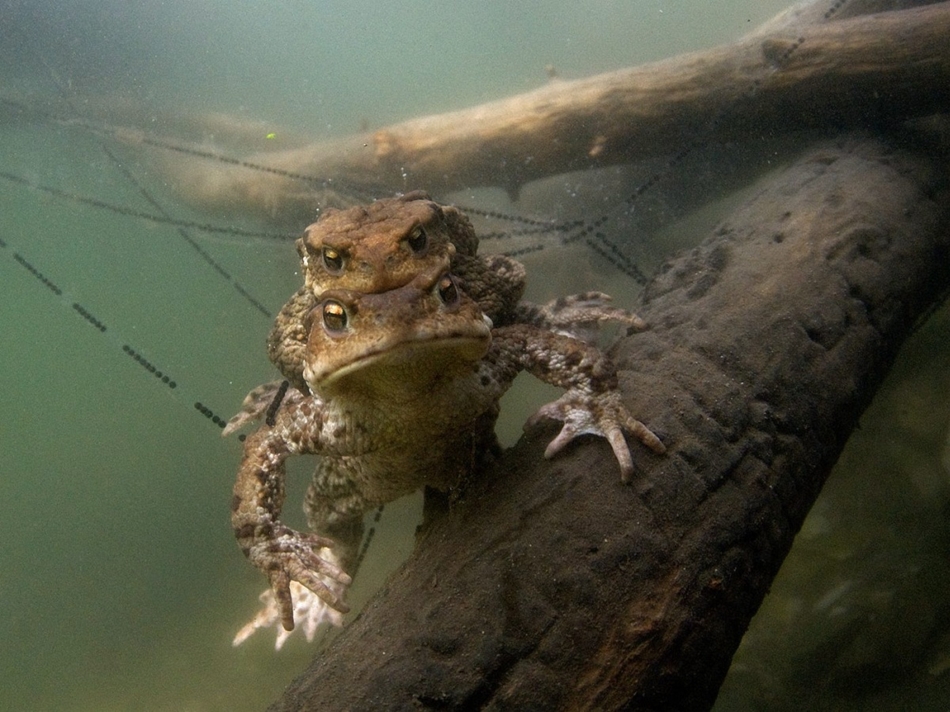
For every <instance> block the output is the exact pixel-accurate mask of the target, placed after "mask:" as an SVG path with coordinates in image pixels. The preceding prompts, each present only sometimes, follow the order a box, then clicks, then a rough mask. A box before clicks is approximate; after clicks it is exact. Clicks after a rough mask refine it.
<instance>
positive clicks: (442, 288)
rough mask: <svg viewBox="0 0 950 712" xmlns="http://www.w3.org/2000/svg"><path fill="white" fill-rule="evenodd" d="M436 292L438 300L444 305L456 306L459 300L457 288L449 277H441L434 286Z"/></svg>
mask: <svg viewBox="0 0 950 712" xmlns="http://www.w3.org/2000/svg"><path fill="white" fill-rule="evenodd" d="M436 290H437V291H438V293H439V299H441V300H442V301H443V303H445V304H456V303H457V302H458V300H459V288H458V285H456V284H455V280H454V279H452V276H451V275H448V274H447V275H445V276H444V277H442V279H440V280H439V283H438V284H437V285H436Z"/></svg>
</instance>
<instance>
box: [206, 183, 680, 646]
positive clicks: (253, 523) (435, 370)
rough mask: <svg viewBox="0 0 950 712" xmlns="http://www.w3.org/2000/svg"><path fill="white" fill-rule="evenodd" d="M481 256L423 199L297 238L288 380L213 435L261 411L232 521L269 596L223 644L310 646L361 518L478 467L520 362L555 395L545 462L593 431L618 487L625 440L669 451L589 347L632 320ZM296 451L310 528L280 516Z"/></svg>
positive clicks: (340, 582) (249, 401) (447, 210)
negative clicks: (262, 638)
mask: <svg viewBox="0 0 950 712" xmlns="http://www.w3.org/2000/svg"><path fill="white" fill-rule="evenodd" d="M477 247H478V238H477V237H476V235H475V231H474V230H473V228H472V225H471V223H470V222H469V221H468V219H467V218H466V217H465V216H464V215H463V214H462V213H460V212H459V211H458V210H457V209H455V208H453V207H449V206H440V205H438V204H436V203H434V202H432V201H431V200H429V199H428V196H426V195H425V194H423V193H409V194H406V195H402V196H399V197H397V198H393V199H387V200H380V201H377V202H375V203H372V204H371V205H369V206H366V207H355V208H350V209H347V210H342V211H328V212H327V213H326V214H325V215H324V216H323V217H322V218H321V219H320V220H319V221H318V222H316V223H314V224H313V225H311V226H310V227H309V228H307V230H306V232H305V234H304V236H303V237H302V238H300V239H299V240H298V241H297V250H298V252H299V254H300V258H301V261H302V264H303V271H304V275H305V281H304V286H303V287H302V288H301V289H300V290H298V291H297V293H296V294H294V296H293V297H292V298H291V299H290V301H289V302H288V303H287V304H286V305H285V306H284V307H283V309H282V310H281V312H280V314H279V315H278V317H277V321H276V324H275V326H274V329H273V331H272V332H271V334H270V337H269V338H268V353H269V356H270V359H271V361H273V363H274V364H275V365H276V366H277V367H278V368H279V369H280V371H281V372H282V373H283V375H284V377H285V378H286V380H287V382H289V388H288V386H287V384H283V385H282V384H280V383H279V382H275V383H271V384H267V385H263V386H260V387H258V388H256V389H254V390H253V391H251V393H250V394H249V395H248V396H247V398H246V399H245V401H244V404H243V409H242V411H241V412H240V413H238V414H237V415H236V416H234V418H232V419H231V421H230V422H229V423H228V425H227V427H226V428H225V430H224V434H225V435H227V434H229V433H231V432H233V431H234V430H236V429H237V428H239V427H241V426H242V425H244V424H245V423H247V422H250V421H252V420H255V419H257V418H260V417H262V416H264V415H265V414H266V423H265V424H264V425H263V426H262V427H261V428H260V429H259V430H258V431H257V432H255V433H254V434H253V435H250V436H249V437H248V438H247V440H246V441H245V443H244V457H243V460H242V462H241V467H240V470H239V472H238V476H237V482H236V483H235V485H234V497H233V500H232V504H231V511H232V514H231V523H232V525H233V527H234V533H235V536H236V537H237V539H238V543H239V544H240V546H241V549H242V550H243V551H244V554H245V555H246V556H247V557H248V558H249V559H250V560H251V562H252V563H253V564H254V565H255V566H257V567H258V568H259V569H260V570H261V571H263V572H264V574H265V575H266V576H267V578H268V579H269V581H270V589H269V590H268V591H266V592H265V593H264V594H263V595H262V597H261V599H262V601H263V602H264V608H263V610H262V611H261V612H260V613H259V614H258V615H257V617H255V618H254V620H252V621H251V622H250V623H249V624H248V625H247V626H245V627H244V628H243V629H242V630H241V631H240V632H239V633H238V636H237V637H236V638H235V645H237V644H239V643H240V642H242V641H243V640H245V639H246V638H247V637H248V636H249V635H250V634H252V633H253V632H254V631H255V630H257V629H258V628H264V627H278V623H280V624H282V629H280V628H278V630H279V632H278V639H277V647H280V645H281V644H282V643H283V642H284V640H285V639H286V637H287V635H289V632H290V631H291V630H292V629H293V628H294V625H295V623H300V624H302V626H303V628H304V631H305V633H306V635H307V637H308V639H310V638H312V636H313V633H314V631H315V630H316V627H317V626H318V625H319V624H320V623H321V622H322V621H328V622H331V623H334V624H337V625H339V624H340V622H341V613H344V612H346V610H347V607H346V604H345V603H344V602H343V598H344V591H345V588H346V586H347V585H348V584H349V583H350V576H349V575H348V574H347V573H346V570H347V569H348V568H351V567H352V565H353V563H354V559H355V554H356V551H357V548H358V546H359V541H360V537H361V535H362V530H363V514H364V513H365V512H366V511H367V510H369V509H372V508H374V507H378V506H379V505H381V504H383V503H385V502H389V501H391V500H393V499H396V498H397V497H400V496H402V495H405V494H408V493H410V492H413V491H415V490H417V489H419V488H420V487H423V486H426V485H427V486H430V487H435V488H437V489H439V490H443V491H444V490H451V489H452V488H454V487H456V486H457V485H458V484H459V482H460V480H461V479H462V478H463V477H464V476H466V475H468V474H470V473H471V472H472V471H474V470H477V469H478V467H479V466H480V465H482V464H484V462H486V461H487V460H488V459H490V457H491V455H492V454H493V453H495V452H497V450H498V444H497V441H496V439H495V434H494V424H495V419H496V417H497V415H498V399H499V398H500V397H501V396H502V394H503V393H504V392H505V391H506V390H507V389H508V387H509V386H510V385H511V383H512V381H513V380H514V378H515V376H516V375H517V374H518V373H519V372H520V371H522V370H527V371H529V372H531V373H532V374H534V375H535V376H536V377H538V378H540V379H541V380H543V381H545V382H547V383H550V384H553V385H556V386H559V387H561V388H564V389H565V391H566V392H565V393H564V395H563V396H561V397H560V398H559V399H558V400H556V401H555V402H553V403H549V404H547V405H545V406H543V407H542V408H541V409H540V410H538V412H537V413H536V414H535V415H534V416H532V418H531V421H529V422H534V421H536V420H539V419H541V418H553V419H557V420H561V421H563V423H564V426H563V428H562V429H561V431H560V433H559V434H558V436H557V437H556V438H554V440H553V441H551V443H550V444H549V445H548V447H547V450H546V451H545V456H546V457H551V456H553V455H554V454H555V453H557V452H558V451H559V450H561V449H562V448H563V447H564V446H565V445H566V444H567V443H568V442H570V441H571V440H572V439H574V438H575V437H576V436H577V435H581V434H595V435H600V436H602V437H605V438H607V440H608V441H609V443H610V445H611V447H612V448H613V451H614V455H615V456H616V458H617V461H618V462H619V463H620V470H621V474H622V477H623V479H624V480H628V479H629V478H630V476H631V474H632V471H633V463H632V461H631V457H630V451H629V450H628V448H627V443H626V441H625V439H624V435H623V432H624V431H626V432H628V433H630V434H631V435H634V436H636V437H637V438H638V439H639V440H640V441H641V442H643V443H644V444H645V445H646V446H647V447H649V448H650V449H651V450H653V451H654V452H657V453H662V452H664V451H665V448H664V446H663V444H662V443H661V442H660V440H659V439H658V438H657V437H656V436H655V435H654V434H653V433H652V432H650V430H648V429H647V428H646V426H644V425H643V424H642V423H641V422H640V421H638V420H636V419H635V418H634V417H633V416H632V415H631V414H630V413H629V412H628V411H627V409H626V408H625V407H624V405H623V403H622V401H621V398H620V393H619V392H618V390H617V376H616V371H615V369H614V367H613V365H612V364H611V363H610V361H609V360H608V359H607V358H606V357H605V356H604V355H603V354H602V353H601V352H600V351H599V350H598V349H597V348H596V346H594V345H593V342H594V341H595V339H596V336H597V331H598V327H599V326H600V325H601V324H602V323H605V322H614V323H618V324H620V325H622V326H624V327H626V328H628V329H630V328H632V329H642V328H643V327H644V324H643V322H642V321H641V320H640V319H639V318H638V317H636V316H635V315H634V314H631V313H629V312H627V311H625V310H623V309H618V308H616V307H612V306H610V305H609V304H608V302H609V297H607V296H606V295H604V294H600V293H596V292H593V293H587V294H580V295H575V296H573V297H566V298H562V299H558V300H556V301H553V302H550V303H549V304H547V305H544V306H537V305H533V304H529V303H527V302H524V301H522V300H521V296H522V293H523V292H524V286H525V271H524V267H523V266H522V265H521V264H520V263H519V262H517V261H515V260H513V259H511V258H509V257H505V256H501V255H489V256H480V255H477V254H476V250H477ZM305 453H316V454H319V455H320V456H321V458H320V461H319V465H318V467H317V470H316V472H315V474H314V476H313V481H312V483H311V485H310V489H309V490H308V492H307V496H306V506H305V509H306V513H307V519H308V523H309V526H310V528H311V530H312V532H311V533H302V532H297V531H294V530H293V529H290V528H288V527H287V526H285V525H284V524H283V523H282V522H281V521H280V518H279V517H280V511H281V506H282V505H283V500H284V477H285V469H284V462H285V460H286V459H287V458H288V457H289V456H290V455H294V454H305Z"/></svg>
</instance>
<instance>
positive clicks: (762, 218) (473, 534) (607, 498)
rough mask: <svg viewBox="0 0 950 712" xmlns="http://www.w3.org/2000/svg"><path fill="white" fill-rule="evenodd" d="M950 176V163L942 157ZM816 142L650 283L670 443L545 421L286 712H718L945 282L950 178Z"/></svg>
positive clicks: (292, 692) (319, 662)
mask: <svg viewBox="0 0 950 712" xmlns="http://www.w3.org/2000/svg"><path fill="white" fill-rule="evenodd" d="M944 166H945V164H944ZM943 170H945V167H942V166H941V164H939V163H938V162H936V161H931V160H929V159H926V158H923V157H921V156H919V155H914V154H911V153H909V152H907V151H904V150H902V149H897V148H894V147H892V146H889V145H886V144H885V143H883V142H881V141H879V140H876V139H869V138H850V139H847V140H842V141H840V142H837V143H828V144H822V145H820V146H817V147H815V148H813V149H812V150H810V151H809V152H808V153H807V154H806V155H804V156H803V157H802V158H801V159H800V160H799V161H798V162H797V163H796V164H794V165H793V166H792V167H790V168H789V169H788V170H787V171H785V172H784V173H781V174H779V175H774V176H772V177H771V178H769V179H768V180H767V181H765V182H764V183H763V184H761V186H760V188H759V190H758V192H757V193H756V195H755V197H754V198H752V199H751V200H750V202H748V203H747V204H746V205H745V206H743V207H741V208H740V209H738V210H737V212H736V213H735V214H733V215H732V216H731V217H730V218H728V219H727V220H726V221H725V222H723V223H722V225H721V226H720V227H719V228H718V229H717V230H716V231H715V233H714V234H713V235H712V236H710V237H709V238H708V239H707V240H706V241H704V242H703V243H702V245H700V246H699V247H698V248H696V249H695V250H693V251H691V252H690V253H688V254H686V255H684V256H681V257H679V258H677V259H674V260H672V261H671V262H669V263H668V264H667V265H666V266H665V268H664V269H663V270H662V272H661V274H660V275H659V276H658V277H657V278H655V279H654V280H653V281H652V282H651V284H650V285H649V286H648V287H647V289H646V291H645V293H644V298H643V306H642V308H641V310H640V313H641V315H642V316H644V317H645V318H646V319H647V321H648V322H649V323H650V324H651V329H650V330H649V331H647V332H645V333H641V334H638V335H634V336H630V337H626V338H625V339H623V340H622V341H621V342H620V343H619V344H618V347H617V348H616V349H615V351H614V357H615V359H616V361H617V363H618V365H619V367H620V368H621V371H622V385H623V387H624V388H625V392H626V393H627V396H628V399H629V401H630V405H631V406H632V410H633V412H634V413H637V414H639V415H640V416H641V417H643V418H644V419H645V421H646V422H647V423H649V425H650V426H651V428H654V429H655V430H656V431H657V432H659V433H660V434H661V435H662V437H663V438H664V440H665V441H666V442H667V443H668V445H669V446H670V452H669V455H668V456H666V457H655V456H652V455H650V454H648V453H647V452H646V451H645V450H644V449H643V448H637V449H636V451H635V457H637V458H638V462H637V465H638V476H637V478H636V480H635V482H634V484H633V485H632V486H627V487H625V486H622V485H621V484H620V482H619V480H618V478H617V476H616V465H615V463H614V462H613V461H612V459H611V454H610V451H609V447H608V446H607V445H606V444H605V443H602V442H599V441H589V442H586V443H584V444H582V445H579V446H577V447H575V448H574V449H572V450H571V451H570V452H568V453H566V454H565V455H564V456H562V457H558V458H557V459H555V460H552V461H544V460H543V459H542V451H543V448H544V444H545V443H546V442H547V440H548V439H549V438H550V436H551V435H552V434H553V430H551V431H548V430H545V431H543V432H533V433H530V434H529V435H528V436H527V437H526V438H524V439H523V440H522V441H521V442H520V443H519V444H518V445H517V446H516V447H515V448H514V449H513V450H511V451H510V452H509V453H508V454H507V455H506V457H505V458H504V459H503V460H502V461H501V463H500V464H499V465H498V467H496V468H495V469H494V470H493V471H492V472H491V473H488V475H487V476H486V477H484V478H483V479H481V480H480V481H479V482H477V483H476V484H474V485H473V489H472V490H471V491H470V492H469V493H468V495H467V497H466V499H465V501H464V502H462V503H460V504H459V505H457V506H455V507H453V508H452V510H451V512H449V513H448V514H447V515H445V516H442V517H439V518H437V520H436V521H434V522H432V523H430V524H429V526H428V527H427V529H426V531H425V533H424V534H423V535H422V537H421V538H420V541H419V543H418V545H417V547H416V551H415V553H414V554H413V556H412V557H411V559H410V560H409V561H408V562H407V563H406V564H405V566H404V567H403V568H402V569H401V570H400V571H399V572H398V573H397V574H396V575H395V576H394V577H393V578H392V579H391V580H390V581H389V582H388V584H387V586H386V588H385V589H384V590H383V591H381V592H380V593H379V594H378V595H377V596H376V597H375V598H374V600H373V601H372V602H371V603H370V604H369V605H368V606H367V608H366V609H365V610H364V611H363V612H362V614H361V615H360V616H359V617H358V618H357V619H356V621H354V622H353V623H352V624H351V625H350V626H349V627H348V628H347V629H346V630H345V631H344V632H343V634H342V635H341V636H340V637H339V638H338V639H337V640H336V641H335V642H334V643H333V644H332V645H331V646H330V647H329V649H327V650H326V651H325V652H323V653H321V654H319V655H318V657H317V658H316V659H315V660H314V662H313V664H312V667H311V668H310V669H309V670H308V671H306V672H305V673H304V674H303V675H302V676H301V677H300V678H299V679H298V680H296V681H295V682H294V683H293V684H292V686H291V687H290V688H289V689H288V690H287V692H286V693H285V695H284V697H283V699H282V700H280V701H279V702H278V703H276V704H275V705H274V706H273V707H272V708H271V709H272V710H275V711H276V710H324V709H373V710H401V709H453V710H463V709H465V710H468V709H478V708H488V709H518V710H551V709H603V710H609V709H650V710H661V709H663V710H676V709H704V708H708V707H709V706H711V705H712V703H713V701H714V700H715V697H716V693H717V690H718V688H719V685H720V684H721V682H722V679H723V677H724V675H725V673H726V670H727V669H728V666H729V662H730V659H731V657H732V654H733V652H734V651H735V648H736V646H737V645H738V643H739V640H740V638H741V636H742V634H743V632H744V631H745V629H746V627H747V625H748V622H749V620H750V618H751V617H752V615H753V614H754V613H755V611H756V609H757V608H758V606H759V604H760V602H761V600H762V598H763V597H764V595H765V593H766V592H767V590H768V587H769V584H770V582H771V580H772V578H773V577H774V575H775V574H776V572H777V571H778V568H779V565H780V564H781V562H782V559H783V558H784V556H785V554H786V553H787V551H788V549H789V547H790V546H791V542H792V539H793V537H794V535H795V533H796V532H797V531H798V528H799V527H800V525H801V523H802V521H803V519H804V517H805V515H806V513H807V511H808V509H809V507H810V506H811V504H812V502H813V501H814V499H815V497H816V496H817V494H818V492H819V490H820V489H821V486H822V483H823V482H824V479H825V477H826V475H827V473H828V471H829V470H830V468H831V466H832V465H833V464H834V462H835V460H836V459H837V456H838V454H839V452H840V451H841V449H842V447H843V445H844V443H845V441H846V439H847V437H848V434H849V433H850V431H851V430H852V428H853V427H854V426H855V424H856V423H857V420H858V417H859V416H860V414H861V412H862V410H863V409H864V407H865V406H866V405H867V404H868V402H869V401H870V399H871V397H872V395H873V393H874V391H875V389H876V387H877V386H878V385H879V383H880V382H881V380H882V378H883V376H884V374H885V373H886V371H887V369H888V368H889V366H890V364H891V362H892V360H893V358H894V356H895V354H896V352H897V349H898V347H899V346H900V343H901V341H902V339H903V338H904V337H905V336H906V335H907V334H908V333H909V331H910V330H911V328H912V327H913V325H914V323H915V321H916V320H917V319H918V318H919V317H920V316H921V315H922V314H923V313H925V312H926V310H927V309H928V307H929V306H930V305H931V304H933V303H934V301H935V300H936V299H938V298H939V297H940V296H941V295H942V294H943V292H944V290H945V288H946V286H947V284H948V277H950V225H948V214H947V213H948V208H947V195H946V192H945V180H946V177H947V176H946V175H945V174H944V173H943V172H942V171H943Z"/></svg>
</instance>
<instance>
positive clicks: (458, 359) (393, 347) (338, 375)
mask: <svg viewBox="0 0 950 712" xmlns="http://www.w3.org/2000/svg"><path fill="white" fill-rule="evenodd" d="M490 342H491V339H490V337H489V338H486V337H485V336H484V335H478V336H473V335H471V334H459V335H448V336H441V335H440V336H431V337H427V338H416V339H409V340H406V341H402V342H399V343H395V344H393V343H388V344H386V343H381V344H379V345H378V346H377V347H375V348H370V349H367V350H366V351H365V352H364V353H362V354H360V355H359V356H358V357H356V358H353V359H351V360H348V361H336V362H333V363H330V362H323V363H320V364H318V365H315V364H308V366H307V368H306V369H305V373H304V377H305V378H306V380H307V382H308V383H309V384H310V385H311V387H312V388H314V389H315V390H324V389H327V388H336V387H347V386H348V387H350V388H353V389H360V388H361V387H363V386H365V387H366V389H367V390H370V389H373V390H375V389H376V388H378V387H379V386H385V385H387V384H388V385H390V386H392V387H394V388H400V387H402V388H405V387H413V386H418V387H423V386H424V384H425V382H429V381H435V380H440V379H444V378H447V377H449V376H451V375H452V374H455V373H458V372H459V371H468V370H471V368H472V366H473V365H474V364H475V363H477V362H478V361H480V360H481V359H482V357H483V356H484V355H485V353H486V352H487V351H488V346H489V344H490Z"/></svg>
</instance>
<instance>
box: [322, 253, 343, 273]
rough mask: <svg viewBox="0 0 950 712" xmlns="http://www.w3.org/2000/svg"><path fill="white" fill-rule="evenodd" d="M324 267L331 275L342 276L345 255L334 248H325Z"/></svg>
mask: <svg viewBox="0 0 950 712" xmlns="http://www.w3.org/2000/svg"><path fill="white" fill-rule="evenodd" d="M323 266H324V267H326V268H327V272H329V273H330V274H340V272H342V271H343V255H342V254H341V253H340V251H339V250H334V249H333V248H332V247H324V248H323Z"/></svg>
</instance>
